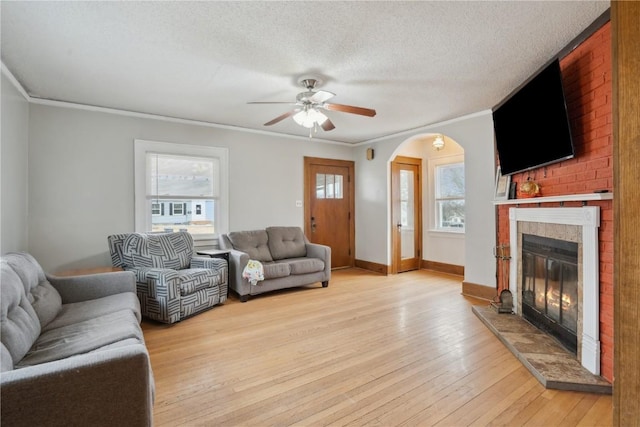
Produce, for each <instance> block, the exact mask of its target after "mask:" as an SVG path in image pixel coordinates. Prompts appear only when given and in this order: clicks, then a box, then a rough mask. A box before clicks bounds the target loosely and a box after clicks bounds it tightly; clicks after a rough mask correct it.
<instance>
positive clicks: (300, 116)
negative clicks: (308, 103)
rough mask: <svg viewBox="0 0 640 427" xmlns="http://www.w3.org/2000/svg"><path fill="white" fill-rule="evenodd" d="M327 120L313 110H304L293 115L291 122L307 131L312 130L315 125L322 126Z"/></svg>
mask: <svg viewBox="0 0 640 427" xmlns="http://www.w3.org/2000/svg"><path fill="white" fill-rule="evenodd" d="M327 119H328V117H327V116H325V115H324V114H322V113H321V112H320V111H318V110H316V109H315V108H309V109H305V110H302V111H300V112H298V113H296V114H294V115H293V120H295V122H296V123H297V124H299V125H300V126H303V127H306V128H307V129H311V128H313V127H314V126H316V124H317V125H322V124H323V123H324V122H325V121H326V120H327Z"/></svg>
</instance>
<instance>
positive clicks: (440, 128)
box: [354, 111, 495, 288]
mask: <svg viewBox="0 0 640 427" xmlns="http://www.w3.org/2000/svg"><path fill="white" fill-rule="evenodd" d="M433 133H442V134H444V135H446V136H447V137H449V138H452V139H453V140H455V141H456V142H457V143H458V144H459V145H460V146H461V147H462V148H463V149H464V159H465V187H466V195H465V207H466V213H465V237H464V243H465V244H464V266H465V276H464V280H465V282H468V283H474V284H478V285H483V286H488V287H492V288H493V287H495V260H494V258H493V252H492V250H493V246H494V245H495V207H494V206H493V204H492V200H493V193H494V188H493V187H494V175H495V167H494V165H495V160H494V146H493V121H492V118H491V112H490V111H485V112H481V113H478V114H474V115H470V116H467V117H463V118H460V119H456V120H452V121H449V122H445V123H440V124H438V125H433V126H429V127H425V128H421V129H416V130H415V131H411V132H405V133H404V134H402V135H396V136H392V137H389V138H381V139H379V140H377V141H374V142H372V143H370V144H364V145H361V146H358V147H357V148H355V149H354V158H355V160H356V258H357V259H361V260H367V261H371V262H375V263H379V264H383V265H390V263H391V246H390V244H389V242H390V225H391V223H390V207H389V206H390V202H389V182H390V181H389V174H390V167H389V162H390V161H391V160H392V159H393V158H394V157H395V156H396V155H397V154H398V152H399V151H401V150H402V148H400V147H401V146H402V145H403V144H404V143H406V142H407V141H411V140H413V139H415V138H416V136H418V135H423V134H433ZM369 147H372V148H374V150H375V153H376V156H375V158H374V160H372V161H367V160H366V156H365V151H366V149H367V148H369ZM409 150H414V149H412V148H410V149H409ZM408 152H411V151H408ZM429 244H431V243H429ZM434 245H436V246H437V244H434ZM439 262H444V263H451V264H455V262H452V260H451V259H447V260H439Z"/></svg>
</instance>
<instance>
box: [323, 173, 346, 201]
mask: <svg viewBox="0 0 640 427" xmlns="http://www.w3.org/2000/svg"><path fill="white" fill-rule="evenodd" d="M343 197H344V177H343V176H342V175H333V174H324V173H318V174H316V199H342V198H343Z"/></svg>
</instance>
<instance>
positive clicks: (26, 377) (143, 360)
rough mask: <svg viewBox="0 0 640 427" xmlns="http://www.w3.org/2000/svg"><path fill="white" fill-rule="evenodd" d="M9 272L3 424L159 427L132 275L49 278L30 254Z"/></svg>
mask: <svg viewBox="0 0 640 427" xmlns="http://www.w3.org/2000/svg"><path fill="white" fill-rule="evenodd" d="M0 268H1V279H0V280H1V281H0V291H1V293H0V296H1V303H0V305H1V309H2V312H1V315H2V317H1V329H0V333H1V335H0V339H1V342H2V344H1V346H0V351H1V357H0V366H1V371H0V401H1V418H0V422H2V425H3V426H4V425H6V426H125V425H126V426H150V425H152V409H153V399H154V383H153V374H152V371H151V364H150V361H149V354H148V352H147V349H146V346H145V343H144V337H143V335H142V329H141V328H140V319H141V318H140V305H139V303H138V298H137V297H136V294H135V278H134V275H133V273H130V272H116V273H103V274H93V275H86V276H76V277H64V278H63V277H54V276H46V275H45V273H44V271H43V270H42V268H41V267H40V265H39V264H38V262H37V261H36V260H35V259H34V258H33V256H31V255H29V254H27V253H9V254H6V255H3V256H2V258H1V261H0Z"/></svg>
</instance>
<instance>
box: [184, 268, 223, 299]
mask: <svg viewBox="0 0 640 427" xmlns="http://www.w3.org/2000/svg"><path fill="white" fill-rule="evenodd" d="M178 275H179V277H180V295H189V294H192V293H194V292H197V291H199V290H201V289H206V288H211V287H214V286H215V287H217V286H218V285H219V284H220V281H221V280H222V277H221V275H220V274H219V273H218V271H216V270H210V269H205V268H189V269H186V270H180V271H178Z"/></svg>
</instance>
